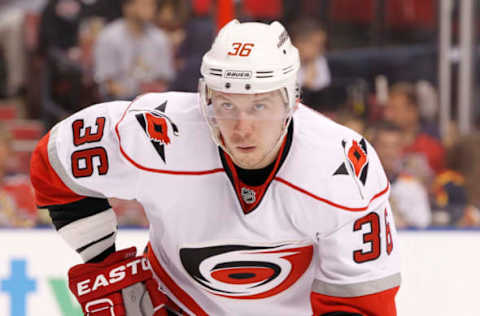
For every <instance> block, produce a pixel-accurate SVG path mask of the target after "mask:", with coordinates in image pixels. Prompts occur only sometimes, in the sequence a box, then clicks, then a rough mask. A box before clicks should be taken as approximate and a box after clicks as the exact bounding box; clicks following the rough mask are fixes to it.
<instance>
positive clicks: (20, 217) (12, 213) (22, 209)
mask: <svg viewBox="0 0 480 316" xmlns="http://www.w3.org/2000/svg"><path fill="white" fill-rule="evenodd" d="M11 145H12V138H11V135H10V133H9V132H8V130H7V129H6V128H5V126H3V125H0V227H1V226H7V227H31V226H34V225H35V224H36V220H37V219H36V215H37V207H36V206H35V202H34V201H35V197H34V194H33V190H32V186H31V184H30V181H29V179H28V177H26V176H22V175H7V170H6V169H7V161H8V158H9V156H10V154H11V151H12V150H11Z"/></svg>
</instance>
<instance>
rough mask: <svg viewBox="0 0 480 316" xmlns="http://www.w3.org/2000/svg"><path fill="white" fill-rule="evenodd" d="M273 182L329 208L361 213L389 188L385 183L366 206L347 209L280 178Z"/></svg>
mask: <svg viewBox="0 0 480 316" xmlns="http://www.w3.org/2000/svg"><path fill="white" fill-rule="evenodd" d="M275 180H277V181H278V182H281V183H283V184H285V185H287V186H289V187H291V188H292V189H294V190H297V191H299V192H301V193H303V194H305V195H308V196H309V197H311V198H314V199H315V200H318V201H320V202H323V203H326V204H328V205H330V206H333V207H336V208H339V209H342V210H345V211H349V212H361V211H365V210H367V208H368V206H369V205H370V204H371V203H372V202H373V200H375V199H377V198H379V197H380V196H382V195H384V194H385V193H387V192H388V189H389V188H390V184H389V183H388V182H387V186H386V187H385V189H383V190H382V191H380V192H378V193H377V194H375V195H374V196H373V197H372V198H371V199H370V201H368V203H367V205H365V206H362V207H348V206H344V205H340V204H337V203H335V202H332V201H330V200H327V199H325V198H322V197H320V196H317V195H315V194H313V193H311V192H308V191H307V190H305V189H302V188H300V187H298V186H296V185H295V184H293V183H291V182H288V181H287V180H285V179H282V178H280V177H275Z"/></svg>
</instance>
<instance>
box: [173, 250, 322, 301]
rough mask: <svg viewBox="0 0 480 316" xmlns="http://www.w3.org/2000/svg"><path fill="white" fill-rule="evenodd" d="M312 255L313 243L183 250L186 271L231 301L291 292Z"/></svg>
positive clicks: (202, 284) (209, 289)
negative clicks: (289, 289)
mask: <svg viewBox="0 0 480 316" xmlns="http://www.w3.org/2000/svg"><path fill="white" fill-rule="evenodd" d="M312 256H313V246H312V245H311V244H309V245H307V244H305V245H301V246H299V245H298V244H295V245H292V244H283V245H278V246H269V247H261V246H246V245H221V246H212V247H204V248H182V249H180V259H181V261H182V264H183V266H184V268H185V270H186V271H187V273H188V274H189V275H190V276H191V277H192V278H193V279H194V280H195V281H196V282H197V283H198V284H200V285H201V286H202V287H203V288H205V289H206V290H207V291H209V292H210V293H212V294H215V295H219V296H223V297H227V298H232V299H261V298H266V297H270V296H273V295H276V294H278V293H280V292H282V291H284V290H286V289H288V288H289V287H290V286H292V284H294V283H295V282H296V281H297V280H298V279H299V278H300V277H301V276H302V275H303V273H304V272H305V271H306V270H307V268H308V267H309V265H310V262H311V261H312Z"/></svg>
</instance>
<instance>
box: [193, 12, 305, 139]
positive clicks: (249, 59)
mask: <svg viewBox="0 0 480 316" xmlns="http://www.w3.org/2000/svg"><path fill="white" fill-rule="evenodd" d="M299 68H300V57H299V55H298V50H297V48H296V47H295V46H293V45H292V43H291V41H290V37H289V36H288V34H287V31H286V30H285V28H284V27H283V25H282V24H280V23H279V22H277V21H275V22H272V23H271V24H264V23H257V22H246V23H240V22H239V21H238V20H232V21H230V22H229V23H228V24H226V25H225V26H224V27H223V28H222V29H221V30H220V32H219V33H218V35H217V37H216V38H215V41H214V42H213V44H212V47H211V49H210V50H209V51H208V52H207V53H206V54H205V55H204V56H203V60H202V65H201V68H200V72H201V74H202V77H203V78H201V79H200V82H199V92H200V98H201V102H200V103H201V106H202V112H203V113H204V115H205V116H206V119H207V121H208V123H209V125H210V127H211V128H212V129H215V119H214V117H213V116H214V115H213V113H212V112H213V109H211V107H212V106H211V105H212V102H211V95H212V90H215V91H221V92H225V93H240V94H255V93H264V92H270V91H275V90H280V92H281V94H282V97H283V99H284V101H285V104H286V105H287V106H288V117H287V119H288V120H287V122H288V123H289V121H290V118H291V114H292V113H293V108H294V106H295V105H296V103H297V100H298V98H299V94H300V89H299V86H298V79H297V77H298V70H299ZM286 125H288V124H286ZM212 132H213V136H214V138H215V140H216V142H217V143H218V131H215V130H212Z"/></svg>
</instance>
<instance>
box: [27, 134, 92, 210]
mask: <svg viewBox="0 0 480 316" xmlns="http://www.w3.org/2000/svg"><path fill="white" fill-rule="evenodd" d="M49 139H50V133H48V134H47V135H45V136H43V138H42V139H41V140H40V141H39V143H38V144H37V147H36V148H35V150H34V151H33V153H32V158H31V161H30V179H31V181H32V185H33V187H34V188H35V203H36V204H37V206H39V207H45V206H50V205H59V204H60V205H61V204H68V203H72V202H76V201H78V200H81V199H83V198H84V197H83V196H80V195H78V194H76V193H75V192H73V191H72V190H71V189H70V188H69V187H67V186H66V185H65V183H63V181H62V180H61V179H60V177H59V176H58V175H57V173H56V171H55V169H53V167H52V166H51V165H50V161H49V159H48V141H49Z"/></svg>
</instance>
